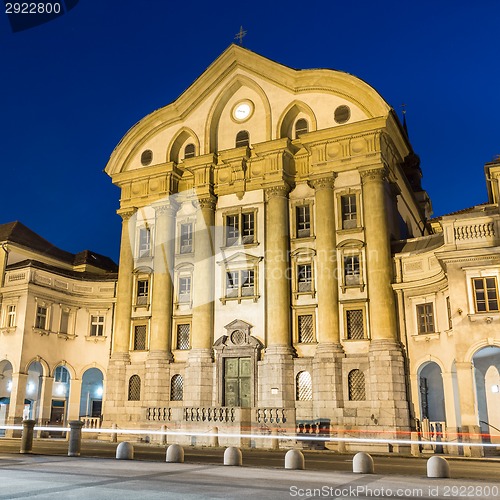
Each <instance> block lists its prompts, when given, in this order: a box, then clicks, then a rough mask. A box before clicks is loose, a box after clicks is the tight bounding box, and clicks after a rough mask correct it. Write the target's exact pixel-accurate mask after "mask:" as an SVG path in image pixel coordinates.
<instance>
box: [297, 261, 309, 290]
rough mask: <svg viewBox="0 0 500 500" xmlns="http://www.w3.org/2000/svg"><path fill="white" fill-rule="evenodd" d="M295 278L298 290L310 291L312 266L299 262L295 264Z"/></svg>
mask: <svg viewBox="0 0 500 500" xmlns="http://www.w3.org/2000/svg"><path fill="white" fill-rule="evenodd" d="M297 280H298V287H297V288H298V291H299V292H311V291H312V266H311V264H299V265H298V266H297Z"/></svg>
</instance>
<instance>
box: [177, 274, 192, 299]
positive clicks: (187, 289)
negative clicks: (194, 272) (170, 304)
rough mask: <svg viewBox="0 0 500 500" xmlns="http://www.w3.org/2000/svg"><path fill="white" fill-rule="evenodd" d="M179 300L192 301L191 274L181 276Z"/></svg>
mask: <svg viewBox="0 0 500 500" xmlns="http://www.w3.org/2000/svg"><path fill="white" fill-rule="evenodd" d="M179 302H182V303H186V302H191V276H180V277H179Z"/></svg>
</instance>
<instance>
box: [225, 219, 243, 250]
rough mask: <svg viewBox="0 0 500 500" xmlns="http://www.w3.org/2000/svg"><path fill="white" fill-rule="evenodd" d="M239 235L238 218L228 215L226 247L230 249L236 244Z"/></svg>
mask: <svg viewBox="0 0 500 500" xmlns="http://www.w3.org/2000/svg"><path fill="white" fill-rule="evenodd" d="M239 235H240V225H239V217H238V216H237V215H228V216H227V217H226V246H228V247H230V246H231V245H235V244H237V243H238V240H239Z"/></svg>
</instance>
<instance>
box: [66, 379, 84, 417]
mask: <svg viewBox="0 0 500 500" xmlns="http://www.w3.org/2000/svg"><path fill="white" fill-rule="evenodd" d="M81 396H82V379H81V378H73V379H71V383H70V386H69V397H68V412H67V414H66V423H67V422H69V421H70V420H79V419H80V399H81Z"/></svg>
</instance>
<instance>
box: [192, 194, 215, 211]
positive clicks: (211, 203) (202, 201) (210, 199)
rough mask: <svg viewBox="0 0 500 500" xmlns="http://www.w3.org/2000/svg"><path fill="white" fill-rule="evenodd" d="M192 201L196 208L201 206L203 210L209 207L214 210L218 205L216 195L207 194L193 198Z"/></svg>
mask: <svg viewBox="0 0 500 500" xmlns="http://www.w3.org/2000/svg"><path fill="white" fill-rule="evenodd" d="M192 203H193V205H194V206H195V208H200V209H201V210H203V209H206V208H208V209H210V210H212V211H213V212H214V211H215V207H216V206H217V198H216V197H215V196H214V195H207V196H203V197H202V198H197V199H196V200H193V202H192Z"/></svg>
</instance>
